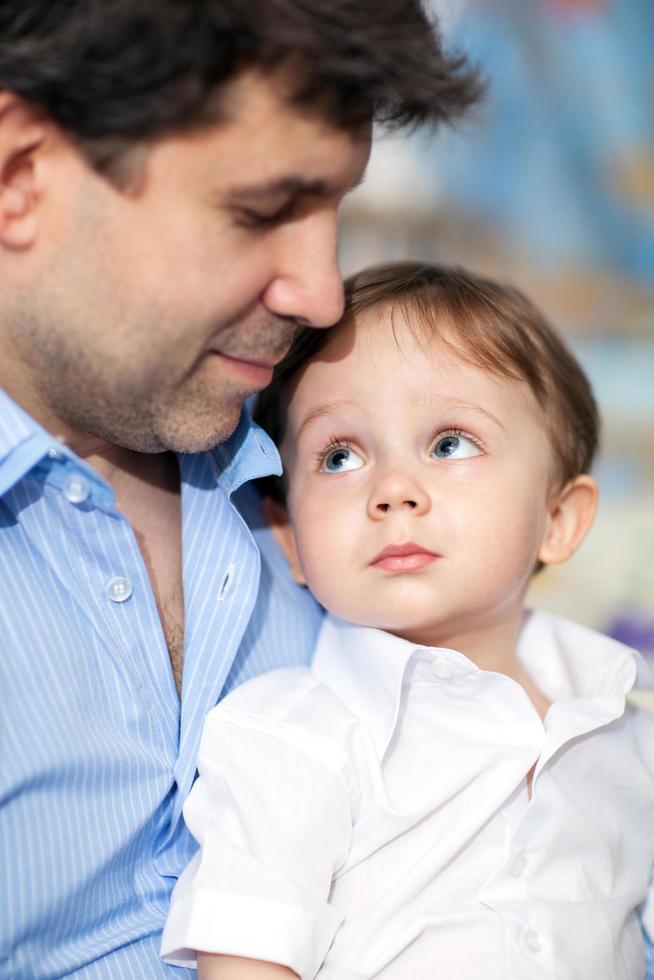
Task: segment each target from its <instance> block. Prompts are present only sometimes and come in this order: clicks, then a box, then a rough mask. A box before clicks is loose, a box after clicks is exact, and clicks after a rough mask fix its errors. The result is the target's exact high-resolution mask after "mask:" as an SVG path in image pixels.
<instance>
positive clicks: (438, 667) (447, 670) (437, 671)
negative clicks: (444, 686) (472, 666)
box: [431, 658, 454, 681]
mask: <svg viewBox="0 0 654 980" xmlns="http://www.w3.org/2000/svg"><path fill="white" fill-rule="evenodd" d="M431 670H432V674H433V675H434V676H435V677H440V679H441V680H442V681H449V679H450V677H453V676H454V669H453V667H452V665H451V664H448V662H447V660H443V659H442V658H439V659H437V660H434V661H433V662H432V665H431Z"/></svg>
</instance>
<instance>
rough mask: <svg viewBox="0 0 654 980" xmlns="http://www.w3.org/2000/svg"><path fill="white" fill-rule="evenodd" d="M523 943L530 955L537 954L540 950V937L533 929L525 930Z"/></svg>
mask: <svg viewBox="0 0 654 980" xmlns="http://www.w3.org/2000/svg"><path fill="white" fill-rule="evenodd" d="M524 941H525V946H526V947H527V949H528V950H529V952H530V953H537V952H538V951H539V950H540V945H541V944H540V936H539V935H538V933H537V932H535V931H534V930H533V929H527V931H526V933H525V934H524Z"/></svg>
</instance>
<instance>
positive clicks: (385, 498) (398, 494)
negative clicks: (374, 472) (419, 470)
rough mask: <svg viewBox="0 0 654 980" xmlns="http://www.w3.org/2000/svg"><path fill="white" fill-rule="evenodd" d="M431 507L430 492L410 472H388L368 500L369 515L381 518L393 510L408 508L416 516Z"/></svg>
mask: <svg viewBox="0 0 654 980" xmlns="http://www.w3.org/2000/svg"><path fill="white" fill-rule="evenodd" d="M430 507H431V499H430V497H429V494H428V493H426V491H425V490H424V489H423V488H422V486H421V485H420V483H419V482H418V481H417V480H416V479H415V478H414V477H412V476H410V475H409V474H408V473H402V472H398V471H395V472H392V473H387V474H386V475H385V476H384V477H383V478H382V479H381V480H380V481H379V482H378V483H377V485H376V486H375V488H374V490H373V492H372V493H371V495H370V498H369V501H368V516H369V517H371V518H372V519H373V520H381V519H383V517H384V516H385V515H386V514H388V513H389V512H391V511H398V510H407V511H411V512H412V513H413V514H415V515H416V516H419V515H421V514H426V513H427V511H429V509H430Z"/></svg>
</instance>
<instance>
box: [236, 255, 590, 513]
mask: <svg viewBox="0 0 654 980" xmlns="http://www.w3.org/2000/svg"><path fill="white" fill-rule="evenodd" d="M374 308H386V309H389V308H390V310H391V316H392V315H393V313H395V312H398V313H400V314H401V315H402V316H403V317H404V318H405V319H406V320H407V322H408V323H409V325H410V326H411V328H412V329H413V330H415V332H416V334H417V335H418V336H420V338H421V339H423V340H424V341H425V343H426V344H427V345H428V344H429V341H430V340H431V339H438V340H443V341H445V342H446V343H447V344H449V345H451V347H452V348H453V349H454V351H455V352H456V354H457V355H458V356H459V357H461V358H462V359H463V360H465V361H467V362H468V363H471V364H474V365H476V366H477V367H481V368H482V369H484V370H487V371H490V372H491V373H492V374H495V375H498V376H499V377H508V378H513V379H515V380H516V381H523V382H525V383H526V384H527V385H528V386H529V388H530V389H531V391H532V392H533V395H534V397H535V399H536V401H537V403H538V404H539V406H540V408H541V410H542V413H543V419H544V425H545V427H546V430H547V432H548V436H549V439H550V443H551V445H552V448H553V451H554V456H555V460H556V464H557V465H556V473H555V475H554V483H555V486H554V487H553V488H552V489H560V488H562V487H563V486H565V484H566V483H567V482H568V480H571V479H572V478H573V477H575V476H578V475H579V474H581V473H587V472H589V471H590V468H591V466H592V463H593V459H594V457H595V453H596V451H597V447H598V441H599V416H598V411H597V406H596V404H595V399H594V397H593V392H592V390H591V387H590V383H589V381H588V379H587V377H586V375H585V374H584V372H583V370H582V368H581V366H580V365H579V363H578V361H577V360H576V358H575V357H574V355H573V354H572V352H571V351H570V350H569V348H568V347H567V346H566V344H565V342H564V341H563V339H562V338H561V337H560V336H559V335H558V334H557V332H556V331H555V330H554V329H553V328H552V327H551V326H550V325H549V323H548V322H547V321H546V320H545V318H544V317H543V315H542V314H541V313H540V311H539V310H538V309H537V308H536V307H535V306H534V305H533V303H532V302H531V301H530V300H529V299H527V297H526V296H525V295H524V294H523V293H521V292H520V291H519V290H517V289H515V288H514V287H512V286H508V285H505V284H503V283H500V282H497V281H495V280H494V279H488V278H486V277H484V276H480V275H476V274H475V273H472V272H468V271H467V270H464V269H459V268H456V267H448V266H442V265H430V264H427V263H423V262H394V263H391V264H388V265H379V266H373V267H372V268H370V269H364V270H363V272H359V273H357V274H356V275H354V276H351V277H350V278H349V279H346V281H345V312H344V314H343V318H342V319H341V321H340V322H341V324H343V323H346V322H348V321H350V320H352V319H354V320H355V322H356V318H357V317H358V316H359V315H360V314H362V313H364V312H367V311H369V310H372V309H374ZM338 326H339V325H338V324H337V325H336V327H334V328H333V329H335V330H338ZM330 334H331V330H315V329H312V328H311V327H302V328H301V329H300V330H299V331H298V333H297V335H296V337H295V340H294V342H293V346H292V347H291V349H290V351H289V352H288V354H287V355H286V357H285V358H284V360H283V361H281V363H280V364H278V365H277V367H276V369H275V375H274V377H273V380H272V383H271V384H270V385H269V386H268V388H265V389H264V390H263V391H262V392H261V394H260V395H259V397H258V400H257V403H256V408H255V413H254V418H255V421H256V422H258V424H259V425H260V426H262V428H264V429H265V430H266V432H268V434H269V435H270V436H271V438H272V439H273V440H274V441H275V442H276V443H277V445H278V446H281V444H282V442H283V440H284V434H285V429H286V408H287V400H288V394H289V390H290V385H291V384H292V381H293V378H294V377H295V375H296V374H297V373H298V372H299V371H300V370H301V369H302V367H303V366H304V365H305V364H307V363H308V362H309V361H311V360H313V358H315V357H317V356H318V355H319V354H320V351H321V349H322V348H323V347H324V346H325V344H326V343H328V341H329V338H330ZM260 484H261V489H262V491H263V492H264V493H265V494H268V495H269V496H272V497H273V498H274V499H276V500H278V501H283V500H284V497H285V488H284V484H283V481H282V480H279V479H278V478H276V477H268V478H267V480H265V481H264V480H261V481H260Z"/></svg>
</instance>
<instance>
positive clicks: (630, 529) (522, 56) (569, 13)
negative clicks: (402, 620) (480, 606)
mask: <svg viewBox="0 0 654 980" xmlns="http://www.w3.org/2000/svg"><path fill="white" fill-rule="evenodd" d="M431 6H432V8H433V10H434V13H436V15H437V16H438V17H439V19H440V22H441V25H442V29H443V33H444V35H445V37H446V39H447V43H448V46H449V47H454V48H458V49H460V50H464V51H466V52H469V53H470V55H471V57H472V58H473V60H475V61H476V62H477V63H478V64H479V66H480V67H481V69H482V72H483V74H484V75H485V77H486V79H487V82H488V86H489V88H488V94H487V97H486V100H485V104H484V105H483V106H482V107H480V108H479V109H478V110H477V111H476V113H475V115H474V117H471V118H470V119H469V120H468V121H467V122H466V123H465V124H464V125H459V126H458V127H457V129H456V132H453V131H449V130H448V131H444V132H442V133H439V134H438V135H437V136H436V137H435V138H434V137H433V135H430V134H427V133H419V134H416V135H415V136H414V137H412V138H411V139H410V140H408V141H407V140H406V138H402V139H399V140H396V139H393V138H389V137H384V136H381V137H380V138H378V139H376V140H375V145H374V149H373V156H372V160H371V164H370V169H369V178H368V180H367V182H366V183H365V184H364V185H363V186H362V187H361V188H360V189H358V190H357V191H356V192H355V193H354V194H353V195H352V196H351V198H350V199H349V202H348V204H347V205H346V209H345V211H344V215H343V223H342V249H341V263H342V267H343V270H344V272H345V273H346V274H347V273H350V272H353V271H356V270H357V269H359V268H361V267H363V266H365V265H368V264H370V263H372V262H378V261H385V260H390V259H396V258H415V259H426V260H432V261H443V262H448V263H461V264H464V265H466V266H469V267H470V268H472V269H475V270H477V271H479V272H482V273H486V274H489V275H493V276H497V277H499V278H501V279H504V280H508V281H511V282H514V283H515V285H517V286H519V287H520V288H522V289H523V290H524V291H525V292H527V293H528V295H530V297H531V298H532V299H533V300H534V301H535V302H536V303H537V304H538V305H539V306H540V307H541V308H542V309H543V310H544V311H545V312H546V314H548V316H549V318H550V319H551V321H552V322H553V323H554V325H555V326H557V327H558V328H559V329H560V331H561V332H562V333H563V334H564V335H565V337H566V338H567V340H568V342H569V343H570V345H571V346H572V348H573V349H574V351H575V352H576V354H577V356H578V357H579V359H580V361H581V363H582V364H583V366H584V368H585V370H586V371H587V373H588V375H589V377H590V379H591V381H592V384H593V387H594V390H595V394H596V397H597V399H598V402H599V406H600V411H601V414H602V420H603V439H602V451H601V456H600V459H599V461H598V464H597V466H596V471H595V472H596V476H597V477H598V480H599V483H600V490H601V502H600V508H599V513H598V517H597V520H596V523H595V526H594V527H593V529H592V531H591V533H590V536H589V537H588V539H587V541H586V542H585V543H584V545H583V546H582V548H581V549H580V551H579V552H578V554H577V555H576V556H575V557H574V559H573V560H572V561H571V562H570V563H568V564H567V565H565V566H561V567H556V568H554V567H553V568H549V569H546V570H545V571H544V572H543V573H542V574H541V575H539V576H538V577H537V578H536V579H535V581H534V584H533V587H532V594H531V596H530V602H531V603H532V604H534V605H538V606H541V607H543V608H546V609H550V610H552V611H553V612H558V613H561V614H562V615H566V616H570V617H572V618H574V619H577V620H579V621H580V622H583V623H586V624H587V625H589V626H592V627H595V628H598V629H601V630H604V631H606V632H609V633H611V634H612V635H614V636H616V637H617V638H618V639H621V640H623V641H625V642H627V643H630V644H631V645H633V646H636V647H637V648H639V649H640V650H641V651H642V652H644V653H647V654H649V656H651V657H652V658H653V660H654V56H653V55H654V47H653V46H654V3H653V2H652V0H530V2H524V0H433V2H432V4H431Z"/></svg>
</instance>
